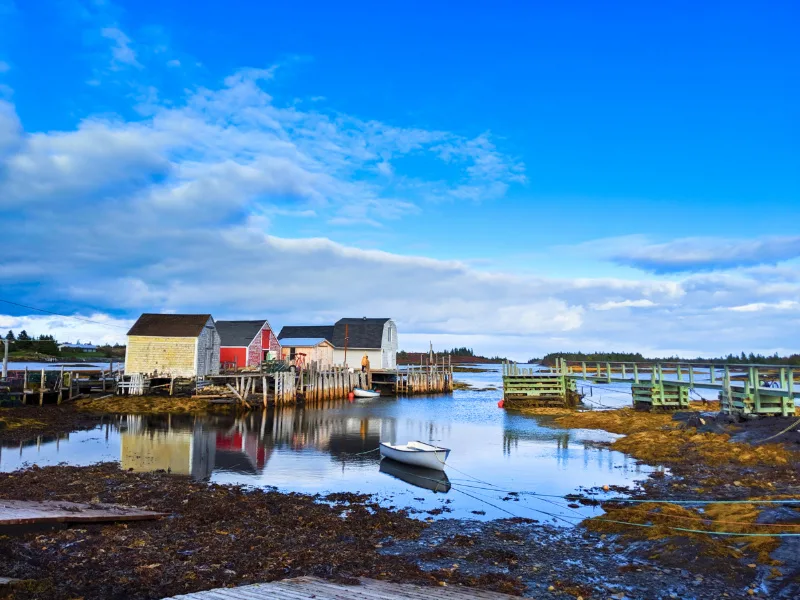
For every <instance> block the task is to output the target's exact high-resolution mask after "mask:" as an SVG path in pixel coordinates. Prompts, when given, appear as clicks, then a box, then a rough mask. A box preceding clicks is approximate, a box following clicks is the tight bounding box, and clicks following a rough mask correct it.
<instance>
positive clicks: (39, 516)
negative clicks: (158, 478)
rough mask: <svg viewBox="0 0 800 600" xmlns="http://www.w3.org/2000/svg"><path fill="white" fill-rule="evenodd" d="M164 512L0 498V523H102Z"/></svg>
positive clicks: (153, 516) (147, 518)
mask: <svg viewBox="0 0 800 600" xmlns="http://www.w3.org/2000/svg"><path fill="white" fill-rule="evenodd" d="M165 516H167V515H166V513H159V512H153V511H150V510H142V509H140V508H132V507H129V506H119V505H117V504H79V503H76V502H61V501H44V502H36V501H29V500H0V526H7V525H32V524H40V523H103V522H111V521H151V520H154V519H160V518H161V517H165Z"/></svg>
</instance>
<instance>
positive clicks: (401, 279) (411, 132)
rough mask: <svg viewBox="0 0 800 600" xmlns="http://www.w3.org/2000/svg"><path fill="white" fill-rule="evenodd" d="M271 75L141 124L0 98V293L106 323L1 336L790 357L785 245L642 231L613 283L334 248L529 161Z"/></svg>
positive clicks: (149, 113) (124, 57)
mask: <svg viewBox="0 0 800 600" xmlns="http://www.w3.org/2000/svg"><path fill="white" fill-rule="evenodd" d="M103 35H104V36H105V37H106V38H107V40H108V41H109V42H110V43H111V46H110V52H111V56H110V58H109V60H110V61H111V62H110V64H111V65H112V66H111V68H112V69H116V70H117V71H120V72H122V71H124V70H125V69H128V70H129V71H130V72H135V73H137V77H140V76H142V72H143V71H146V67H147V65H146V64H145V61H144V59H143V58H142V56H141V53H138V52H137V48H136V44H135V42H134V41H133V40H132V39H131V38H130V37H129V36H128V35H126V34H125V33H124V32H122V30H120V29H113V30H111V29H109V30H108V31H105V33H103ZM163 62H164V61H163V60H162V63H163ZM279 75H280V69H275V68H267V69H264V68H249V69H242V70H239V71H237V72H235V73H232V74H230V75H229V76H228V77H226V78H225V79H224V80H223V81H222V82H221V83H220V84H219V85H217V86H210V87H195V88H190V89H189V90H188V91H187V92H186V93H185V96H184V97H182V98H180V99H174V98H173V99H172V100H171V101H169V102H162V101H160V100H159V94H158V91H157V90H155V91H153V93H149V94H148V100H147V102H144V103H141V102H139V100H138V99H137V100H136V102H139V103H138V104H137V110H138V111H139V115H140V117H138V118H135V119H132V118H123V117H121V116H115V115H109V114H107V113H103V114H102V115H97V116H92V117H88V118H85V119H83V120H81V121H80V122H79V123H77V124H76V126H75V127H74V128H72V129H68V130H63V131H36V132H28V131H25V130H24V128H23V125H22V123H21V122H20V119H19V117H18V115H17V111H16V107H15V106H14V105H13V104H12V103H10V102H8V101H3V100H0V218H2V221H3V223H4V225H5V233H6V236H5V243H4V254H3V260H2V262H0V288H2V290H3V294H2V295H0V297H4V298H6V299H11V300H16V301H19V302H22V303H27V304H30V305H33V306H41V307H47V308H50V309H51V310H57V311H58V312H75V313H76V314H80V315H91V319H92V320H95V321H98V320H99V321H101V322H107V323H108V326H107V327H104V326H103V325H93V324H87V323H85V322H80V321H70V320H69V319H60V318H54V317H49V316H37V315H26V316H22V317H11V316H8V315H6V316H2V315H0V329H4V328H5V329H11V328H13V329H15V330H16V329H20V328H26V329H28V330H29V332H30V333H44V332H54V333H55V334H56V335H58V336H59V337H61V338H63V339H67V338H70V339H75V338H80V339H82V340H92V341H94V342H113V341H121V340H123V339H124V331H125V328H126V327H127V325H128V324H129V323H130V322H131V320H132V319H133V318H135V317H136V316H137V315H138V313H139V312H142V311H186V312H211V313H212V314H214V316H215V317H217V318H260V317H266V318H268V319H269V320H270V321H271V322H272V323H273V325H275V326H280V325H282V324H302V323H325V322H332V321H333V320H336V319H338V318H340V317H342V316H362V315H371V316H391V317H393V318H395V319H396V320H397V321H398V324H399V328H400V335H401V346H402V347H404V348H406V349H420V348H425V347H427V342H428V341H429V340H430V341H433V342H434V343H435V344H437V345H438V346H439V347H442V346H456V345H457V346H462V345H467V346H473V347H475V348H476V350H478V351H479V352H484V353H487V354H503V355H511V356H514V357H516V358H519V359H527V358H529V357H530V356H532V355H536V354H542V353H544V352H548V351H555V350H574V349H584V350H599V349H615V350H623V349H627V350H639V351H642V352H644V353H678V354H686V355H697V354H710V353H721V352H729V351H741V350H746V351H748V352H749V351H754V352H770V353H771V352H775V351H779V352H782V351H788V350H797V345H796V344H797V342H796V340H797V339H798V335H797V334H798V332H800V305H799V304H798V302H797V298H800V275H799V274H798V272H797V270H796V269H795V268H794V267H792V266H791V265H782V266H780V267H778V266H775V265H776V264H777V263H779V262H783V261H786V260H788V259H791V258H793V257H796V256H798V254H799V253H800V238H762V239H760V240H732V241H714V240H704V239H699V238H687V239H679V240H675V241H672V242H667V243H664V244H653V243H650V242H648V241H646V240H642V239H639V240H638V241H637V242H636V243H635V244H631V243H628V244H627V245H625V244H623V245H622V247H619V248H615V250H614V252H613V253H610V254H609V260H611V261H612V262H616V263H617V264H621V265H625V266H631V267H635V268H636V269H639V270H640V271H642V273H639V275H637V276H635V277H633V278H627V279H622V278H614V277H583V278H574V277H566V276H565V277H561V278H557V277H547V278H546V277H537V276H535V275H518V274H514V273H506V272H498V271H487V270H480V269H476V268H474V267H472V266H470V265H468V264H466V263H462V262H459V261H446V260H437V259H433V258H429V257H425V256H410V255H401V254H396V253H389V252H384V251H380V250H369V249H363V248H359V247H356V245H353V244H342V243H337V242H334V241H332V240H331V239H330V236H328V235H325V233H324V232H326V231H330V230H331V229H332V228H338V229H337V231H341V228H347V227H349V226H351V225H356V226H358V229H355V231H361V230H363V228H364V227H366V226H371V227H374V228H376V230H378V231H380V230H381V229H386V228H389V227H391V226H392V224H393V223H394V222H398V223H403V221H402V219H404V218H405V217H407V216H409V215H416V214H420V213H423V212H424V207H426V206H428V205H429V204H430V203H432V202H435V203H448V205H452V207H453V209H454V210H462V209H463V208H462V207H468V206H469V205H470V204H471V203H474V202H496V203H502V201H503V198H504V197H505V196H506V194H507V193H508V192H509V190H512V189H514V187H515V186H521V184H524V183H525V181H526V175H525V166H524V164H523V163H522V162H521V161H520V160H518V159H516V158H514V157H510V156H508V155H506V154H505V153H504V152H503V151H502V150H501V149H499V148H498V146H497V144H496V142H495V141H494V140H493V138H492V136H491V135H489V134H487V133H479V132H478V133H475V134H474V135H472V136H464V135H459V134H455V133H452V132H447V131H439V130H433V129H424V128H419V127H411V126H398V125H393V124H388V123H384V122H379V121H376V120H369V119H366V120H365V119H361V118H358V117H355V116H352V115H346V114H342V113H339V112H335V111H327V112H326V111H325V110H324V100H325V99H324V98H321V97H320V98H315V100H314V101H313V102H311V103H310V104H309V105H310V106H312V107H313V108H310V109H304V108H302V107H303V106H305V104H304V103H302V102H301V103H289V104H286V103H283V104H282V103H280V102H278V101H276V99H275V97H274V96H273V94H271V93H270V90H271V89H272V88H271V87H270V86H272V85H274V83H275V78H276V77H279ZM408 158H413V159H416V160H423V161H425V164H426V168H425V169H424V170H417V171H414V170H410V169H408V168H407V166H406V161H405V159H408ZM287 218H288V219H298V220H302V221H303V222H304V223H309V224H310V227H312V228H313V229H314V230H315V231H321V232H323V233H321V234H314V235H309V234H306V235H303V234H302V233H300V232H299V229H295V230H293V231H292V232H291V234H290V233H289V232H287V231H285V230H282V229H281V228H280V226H279V225H277V223H279V222H280V221H279V220H280V219H287ZM637 244H638V245H637ZM734 267H735V269H734ZM665 274H670V275H675V274H680V277H670V278H665V277H662V276H663V275H665ZM88 307H95V309H96V310H95V309H89V308H88ZM2 309H3V307H2V305H0V311H1V310H2ZM756 318H757V320H756ZM104 320H105V321H104ZM776 340H785V345H784V343H783V342H780V343H778V344H776Z"/></svg>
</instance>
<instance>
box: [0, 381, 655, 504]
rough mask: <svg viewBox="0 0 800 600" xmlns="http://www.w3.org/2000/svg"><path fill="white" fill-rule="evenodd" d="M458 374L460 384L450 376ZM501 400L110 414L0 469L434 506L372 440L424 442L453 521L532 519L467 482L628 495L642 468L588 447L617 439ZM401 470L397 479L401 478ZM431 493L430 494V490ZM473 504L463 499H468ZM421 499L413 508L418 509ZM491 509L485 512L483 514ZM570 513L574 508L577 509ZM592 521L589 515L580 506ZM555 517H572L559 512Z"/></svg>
mask: <svg viewBox="0 0 800 600" xmlns="http://www.w3.org/2000/svg"><path fill="white" fill-rule="evenodd" d="M459 375H462V374H459ZM463 379H465V380H468V381H469V383H472V384H473V385H475V386H476V387H488V386H492V385H494V386H499V383H500V374H499V373H498V372H496V371H494V372H491V373H485V374H471V373H470V374H463ZM499 394H500V392H499V391H498V392H474V391H459V392H456V393H455V394H454V395H453V396H435V397H434V396H432V397H415V398H398V399H388V398H381V399H378V400H375V401H373V402H369V403H349V402H347V401H340V402H331V401H329V402H323V403H318V404H316V405H309V406H306V407H303V406H289V407H280V408H270V409H268V410H263V411H258V412H252V413H249V414H247V415H243V416H238V417H237V416H234V415H207V416H189V415H181V416H176V415H173V416H168V415H153V416H150V415H148V416H142V415H132V416H116V417H107V418H109V419H110V420H109V421H107V422H106V423H105V424H104V425H102V426H101V427H99V428H98V429H95V430H92V431H79V432H73V433H70V434H69V435H68V436H63V437H60V438H59V437H49V438H44V437H40V438H39V439H38V440H36V439H34V440H31V441H30V442H26V443H23V444H19V443H15V444H13V445H11V447H10V448H9V447H4V449H3V450H2V453H0V469H1V470H3V471H8V470H12V469H16V468H19V467H20V466H22V465H24V464H26V463H36V464H40V465H48V464H58V463H60V462H68V463H70V464H76V465H82V464H92V463H95V462H98V461H104V460H116V461H119V462H120V463H121V466H122V467H123V468H125V469H133V470H135V471H150V470H165V471H169V472H170V473H173V474H175V475H181V476H189V477H192V478H195V479H207V480H210V481H214V482H218V483H243V484H248V485H254V486H275V487H277V488H279V489H281V490H285V491H298V492H304V493H318V492H346V491H351V492H362V493H370V494H376V495H377V497H378V499H379V500H381V501H385V502H387V503H389V504H393V505H395V506H415V507H418V508H421V509H425V510H428V509H431V508H441V507H443V506H445V505H444V504H443V502H444V501H445V500H444V498H443V496H442V495H441V494H434V493H433V490H434V489H438V490H439V491H444V489H443V488H442V487H441V486H438V487H437V484H436V483H434V482H431V481H430V479H436V477H439V478H441V477H442V476H443V475H442V473H440V472H438V471H437V472H436V477H429V476H428V475H426V474H418V473H415V474H414V476H413V477H412V476H411V475H410V474H409V473H408V471H409V470H410V469H411V467H408V466H406V465H403V466H402V469H393V466H395V465H391V464H386V463H381V462H380V455H379V453H378V452H377V450H378V448H379V444H380V442H382V441H383V442H388V443H393V444H396V443H405V442H407V441H409V440H421V441H423V442H430V443H435V444H437V445H441V446H446V447H448V448H451V449H452V452H451V454H450V458H449V459H448V465H449V466H448V469H447V471H448V474H449V478H447V475H444V477H445V478H446V479H445V482H443V485H444V487H446V488H448V489H449V488H450V487H452V488H454V489H455V490H459V486H467V485H472V486H473V487H471V488H470V487H465V488H464V489H465V493H464V494H448V496H449V497H450V498H449V500H451V502H450V503H448V504H447V505H446V506H447V507H448V508H451V509H452V510H453V512H452V513H448V515H449V516H454V517H472V518H474V517H475V515H474V514H473V511H485V512H486V515H485V517H483V516H482V517H481V518H494V517H503V516H508V514H507V513H505V512H502V511H499V510H496V509H495V508H493V507H492V506H491V505H497V504H498V502H499V503H501V504H502V505H503V506H504V507H505V509H506V510H508V511H511V512H513V513H514V514H517V515H518V516H526V517H534V518H540V517H541V515H540V514H538V513H536V510H537V507H540V508H542V509H543V510H548V511H553V510H554V507H553V506H552V505H549V504H548V505H547V506H544V505H539V504H537V502H539V501H538V500H536V499H535V498H533V497H532V496H530V495H521V496H520V497H519V500H518V501H513V502H503V498H504V497H505V492H502V493H500V492H497V493H495V492H494V491H492V490H493V489H495V488H490V487H488V486H487V485H485V484H484V483H481V484H480V485H479V487H477V488H476V487H474V486H475V481H474V480H471V479H470V478H477V479H478V480H480V481H482V482H490V483H491V484H492V485H494V486H497V487H496V489H498V490H500V489H502V490H519V491H536V492H542V493H547V494H557V495H563V494H568V493H572V492H574V491H575V490H576V488H578V487H579V486H586V487H591V486H598V485H599V486H602V485H605V484H608V485H630V484H631V482H632V481H633V480H635V479H636V478H642V477H643V476H644V475H645V474H646V473H647V472H649V470H650V469H649V468H647V467H641V466H639V465H636V463H635V462H634V461H632V460H629V459H628V458H627V457H626V456H625V455H623V454H621V453H619V452H614V451H610V450H608V449H607V448H601V447H598V446H597V442H609V441H613V440H614V439H616V437H617V436H614V435H612V434H606V433H604V432H597V431H587V430H562V429H558V428H554V427H547V426H545V425H543V423H545V421H544V418H543V417H530V416H524V415H520V414H515V413H511V412H507V411H503V410H500V409H498V408H497V400H498V396H499ZM401 471H404V472H401ZM428 484H431V485H432V487H429V486H428ZM467 491H468V492H469V493H470V494H471V496H467V495H466V492H467ZM420 498H422V500H420ZM487 503H491V504H487ZM576 510H578V509H576ZM579 510H580V511H583V513H584V514H591V511H592V510H593V509H592V508H590V507H586V508H581V509H579ZM561 514H565V515H571V516H572V517H573V518H574V516H575V511H574V510H571V509H568V508H565V509H564V512H563V513H561Z"/></svg>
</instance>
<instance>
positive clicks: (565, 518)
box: [403, 465, 800, 538]
mask: <svg viewBox="0 0 800 600" xmlns="http://www.w3.org/2000/svg"><path fill="white" fill-rule="evenodd" d="M448 466H450V465H448ZM450 468H454V467H452V466H450ZM403 472H404V473H407V474H409V475H414V476H415V477H419V478H420V479H425V480H428V481H433V482H435V483H441V481H440V480H438V479H433V478H431V477H425V476H423V475H418V474H416V473H413V472H411V471H403ZM465 475H466V473H465ZM489 485H491V484H489ZM450 487H451V489H453V490H455V491H456V492H458V493H460V494H464V495H465V496H469V497H470V498H472V499H474V500H477V501H478V502H483V503H484V504H488V505H489V506H491V507H492V508H495V509H497V510H500V511H502V512H505V513H507V514H509V515H511V516H513V517H517V518H522V517H520V516H519V515H517V514H515V513H513V512H511V511H510V510H508V509H506V508H503V507H502V506H498V505H496V504H494V503H492V502H489V501H488V500H484V499H482V498H479V497H478V496H476V495H473V494H470V493H469V492H465V491H464V490H462V489H459V488H458V487H456V486H454V485H453V484H452V483H451V484H450ZM464 487H469V486H464ZM495 489H496V491H498V492H505V490H501V489H497V488H495ZM516 493H525V494H526V495H532V496H536V497H540V499H542V500H543V498H542V496H548V495H547V494H537V493H535V492H516ZM474 494H478V495H481V496H482V495H483V494H479V493H478V492H474ZM549 497H552V498H562V499H563V498H564V497H563V496H549ZM604 502H609V501H608V500H606V501H604ZM638 502H648V500H638ZM650 502H663V503H669V502H670V501H669V500H661V501H650ZM678 502H680V501H678ZM684 502H692V501H684ZM712 502H713V501H706V502H703V503H706V504H708V503H712ZM758 502H759V501H758V500H756V501H749V502H747V501H721V502H719V503H720V504H722V503H746V504H757V503H758ZM769 502H775V503H777V502H787V503H788V502H792V503H798V502H800V501H798V500H792V501H782V500H773V501H766V502H765V503H769ZM551 504H554V506H557V507H559V508H568V509H569V510H571V511H572V512H575V513H578V511H576V510H574V509H572V508H570V507H561V506H559V505H558V504H555V503H553V502H551ZM521 507H522V508H524V509H527V510H530V511H533V512H536V513H540V514H543V515H547V516H548V517H552V518H553V519H558V520H562V521H567V522H568V519H578V520H580V521H583V520H586V519H588V518H592V519H593V520H595V521H600V522H604V523H614V524H617V525H630V526H632V527H645V528H655V527H667V529H670V530H672V531H680V532H683V533H700V534H706V535H719V536H729V537H758V538H767V537H800V533H787V532H779V533H739V532H735V531H708V530H706V529H692V528H688V527H674V526H671V525H659V524H653V523H633V522H631V521H620V520H618V519H607V518H604V517H586V516H584V515H580V513H578V514H579V516H577V517H571V516H569V515H557V514H554V513H551V512H547V511H544V510H541V509H538V508H533V507H532V506H527V505H525V504H523V505H521ZM647 514H652V515H659V516H663V517H665V518H678V519H689V520H696V521H714V519H709V518H703V517H691V516H684V515H664V514H662V513H656V512H653V511H648V513H647ZM716 522H717V523H724V524H728V525H743V526H748V527H767V526H769V527H798V526H800V523H745V522H741V521H716ZM570 524H572V523H570Z"/></svg>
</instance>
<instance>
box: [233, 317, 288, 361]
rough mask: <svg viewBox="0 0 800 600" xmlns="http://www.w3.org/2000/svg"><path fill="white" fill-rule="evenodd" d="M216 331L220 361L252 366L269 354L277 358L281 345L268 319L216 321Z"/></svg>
mask: <svg viewBox="0 0 800 600" xmlns="http://www.w3.org/2000/svg"><path fill="white" fill-rule="evenodd" d="M217 332H218V333H219V336H220V338H221V340H222V341H221V343H220V352H219V360H220V363H228V364H234V365H236V368H237V369H241V368H242V367H253V366H258V365H260V364H261V361H262V360H265V359H267V358H268V357H269V356H270V355H268V352H272V354H271V356H272V357H274V358H279V357H280V354H281V345H280V344H279V343H278V338H277V337H275V333H274V332H273V331H272V327H270V325H269V321H217Z"/></svg>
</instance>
